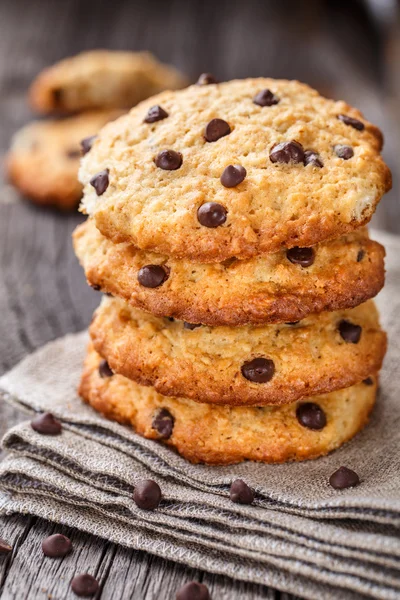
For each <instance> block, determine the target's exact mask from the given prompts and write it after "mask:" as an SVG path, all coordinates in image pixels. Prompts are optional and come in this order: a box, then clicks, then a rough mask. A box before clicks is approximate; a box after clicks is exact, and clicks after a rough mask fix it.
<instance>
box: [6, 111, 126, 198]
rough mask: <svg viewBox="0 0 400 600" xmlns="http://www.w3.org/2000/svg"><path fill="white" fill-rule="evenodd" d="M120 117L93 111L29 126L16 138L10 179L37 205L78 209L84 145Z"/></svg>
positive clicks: (10, 156) (8, 164)
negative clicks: (80, 162) (85, 140)
mask: <svg viewBox="0 0 400 600" xmlns="http://www.w3.org/2000/svg"><path fill="white" fill-rule="evenodd" d="M120 115H121V111H117V110H106V111H93V112H90V113H84V114H82V115H78V116H74V117H68V118H65V119H61V120H48V121H34V122H32V123H30V124H28V125H26V126H25V127H23V128H22V129H20V130H19V131H18V132H17V133H16V134H15V135H14V137H13V141H12V145H11V149H10V151H9V153H8V155H7V158H6V171H7V174H8V177H9V178H10V180H11V181H12V183H13V184H14V185H15V187H17V188H18V189H19V191H20V192H21V193H22V194H24V195H25V196H27V197H29V198H31V199H32V200H33V201H34V202H35V203H37V204H43V205H54V206H57V207H59V208H61V209H72V208H76V206H77V204H78V202H79V200H80V198H81V196H82V185H81V183H79V181H78V170H79V161H80V158H81V141H82V140H83V139H84V138H86V137H89V136H92V135H95V134H97V132H98V130H99V129H101V127H103V125H105V124H106V123H108V122H109V121H112V120H113V119H116V118H117V117H119V116H120Z"/></svg>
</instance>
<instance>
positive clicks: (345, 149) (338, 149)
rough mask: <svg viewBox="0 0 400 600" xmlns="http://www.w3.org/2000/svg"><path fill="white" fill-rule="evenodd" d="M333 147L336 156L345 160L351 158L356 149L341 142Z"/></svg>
mask: <svg viewBox="0 0 400 600" xmlns="http://www.w3.org/2000/svg"><path fill="white" fill-rule="evenodd" d="M333 149H334V151H335V153H336V156H338V157H339V158H343V160H349V158H352V157H353V156H354V150H353V148H352V147H351V146H342V145H341V144H336V146H334V148H333Z"/></svg>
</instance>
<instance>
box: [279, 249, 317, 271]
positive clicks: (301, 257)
mask: <svg viewBox="0 0 400 600" xmlns="http://www.w3.org/2000/svg"><path fill="white" fill-rule="evenodd" d="M286 256H287V258H288V260H290V262H291V263H293V264H294V265H301V266H302V267H311V265H312V264H313V263H314V260H315V252H314V250H313V248H299V247H298V246H295V247H294V248H290V250H287V251H286Z"/></svg>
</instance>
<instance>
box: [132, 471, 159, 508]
mask: <svg viewBox="0 0 400 600" xmlns="http://www.w3.org/2000/svg"><path fill="white" fill-rule="evenodd" d="M133 499H134V501H135V503H136V505H137V506H138V507H139V508H142V509H143V510H154V509H155V508H157V506H158V505H159V504H160V501H161V490H160V486H159V485H158V483H156V482H155V481H152V480H151V479H143V480H142V481H138V483H137V484H136V486H135V491H134V492H133Z"/></svg>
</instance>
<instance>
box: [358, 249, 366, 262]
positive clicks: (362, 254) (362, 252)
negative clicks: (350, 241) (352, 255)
mask: <svg viewBox="0 0 400 600" xmlns="http://www.w3.org/2000/svg"><path fill="white" fill-rule="evenodd" d="M364 256H365V251H364V250H359V251H358V253H357V262H361V261H362V259H363V258H364Z"/></svg>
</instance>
